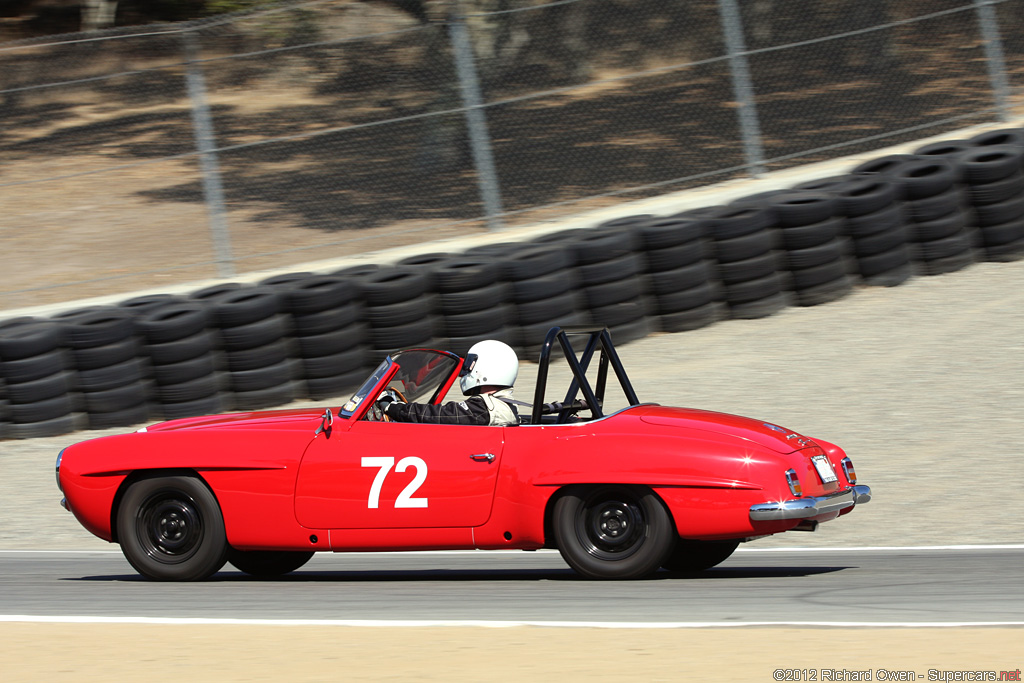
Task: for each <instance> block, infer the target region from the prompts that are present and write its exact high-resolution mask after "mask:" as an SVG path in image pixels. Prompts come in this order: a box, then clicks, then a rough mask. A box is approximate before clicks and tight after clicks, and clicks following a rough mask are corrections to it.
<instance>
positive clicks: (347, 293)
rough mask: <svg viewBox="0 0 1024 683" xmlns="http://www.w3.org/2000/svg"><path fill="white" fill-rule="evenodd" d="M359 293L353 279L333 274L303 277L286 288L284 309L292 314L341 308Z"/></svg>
mask: <svg viewBox="0 0 1024 683" xmlns="http://www.w3.org/2000/svg"><path fill="white" fill-rule="evenodd" d="M356 294H357V290H356V287H355V286H354V285H353V283H352V281H351V280H347V279H345V278H343V277H337V276H333V275H317V276H313V277H308V278H303V279H301V280H299V281H297V282H295V283H294V284H292V285H291V286H289V287H286V288H285V289H284V309H285V311H286V312H288V313H291V314H292V315H295V316H299V315H308V314H310V313H319V312H320V311H326V310H328V309H332V308H340V307H342V306H344V305H345V304H347V303H349V302H350V301H352V299H353V298H355V296H356Z"/></svg>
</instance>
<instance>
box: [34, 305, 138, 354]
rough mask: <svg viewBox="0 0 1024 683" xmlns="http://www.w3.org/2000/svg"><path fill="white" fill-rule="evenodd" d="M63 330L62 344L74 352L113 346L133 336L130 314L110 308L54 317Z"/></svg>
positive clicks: (77, 311) (66, 313)
mask: <svg viewBox="0 0 1024 683" xmlns="http://www.w3.org/2000/svg"><path fill="white" fill-rule="evenodd" d="M53 319H54V320H56V321H58V322H60V324H61V325H63V327H64V340H65V342H66V343H67V345H68V346H69V347H71V348H73V349H88V348H91V347H93V346H104V345H106V344H113V343H115V342H119V341H121V340H123V339H127V338H128V337H131V336H132V334H134V333H135V319H134V318H133V317H132V315H131V313H129V312H128V311H125V310H123V309H120V308H115V307H113V306H96V307H93V308H84V309H77V310H73V311H67V312H65V313H60V314H58V315H55V316H54V317H53Z"/></svg>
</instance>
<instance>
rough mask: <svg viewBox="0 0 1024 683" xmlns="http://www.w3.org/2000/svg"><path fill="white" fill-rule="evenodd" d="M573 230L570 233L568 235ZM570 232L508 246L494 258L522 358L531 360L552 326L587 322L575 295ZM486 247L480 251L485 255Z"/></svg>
mask: <svg viewBox="0 0 1024 683" xmlns="http://www.w3.org/2000/svg"><path fill="white" fill-rule="evenodd" d="M572 234H575V233H572ZM572 234H569V233H566V234H558V233H556V234H554V235H550V236H548V237H547V238H545V239H544V240H542V241H540V242H538V243H535V244H528V245H525V246H522V245H520V246H516V245H507V248H503V249H501V252H500V253H501V254H502V255H501V256H495V257H494V258H496V259H497V262H498V267H499V269H500V270H501V274H502V279H503V280H504V281H505V286H506V288H507V289H506V292H507V293H506V296H507V299H508V301H510V302H511V304H512V306H513V309H514V319H513V320H514V327H513V332H514V334H515V343H513V344H512V346H513V347H515V348H517V349H518V350H520V351H521V352H522V353H523V354H524V355H525V357H526V358H530V359H533V358H536V357H537V354H538V353H539V352H540V347H541V345H542V344H543V343H544V337H545V336H546V335H547V332H548V330H549V329H551V327H552V326H554V325H561V326H563V327H572V326H574V325H582V324H584V323H585V322H586V318H585V316H584V314H583V313H582V312H581V311H580V308H581V303H580V300H579V298H578V297H577V280H576V272H575V270H574V268H573V264H574V263H575V261H574V260H573V252H572V249H571V248H570V247H569V244H568V243H569V242H571V240H572ZM489 251H490V250H487V251H485V252H483V253H488V252H489Z"/></svg>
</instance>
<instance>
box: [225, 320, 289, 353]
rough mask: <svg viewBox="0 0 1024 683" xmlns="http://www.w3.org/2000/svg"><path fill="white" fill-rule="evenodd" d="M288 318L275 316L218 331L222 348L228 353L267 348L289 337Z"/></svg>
mask: <svg viewBox="0 0 1024 683" xmlns="http://www.w3.org/2000/svg"><path fill="white" fill-rule="evenodd" d="M288 323H289V320H288V316H286V315H280V314H275V315H271V316H270V317H267V318H264V319H263V320H257V321H255V322H251V323H246V324H245V325H238V326H235V327H224V328H221V329H220V330H218V333H219V334H220V340H221V347H222V348H223V349H224V350H225V351H228V352H233V351H244V350H246V349H253V348H256V347H259V346H266V345H267V344H273V343H274V342H276V341H280V340H281V339H282V338H284V337H286V336H288V335H289V333H290V332H291V328H290V326H289V324H288Z"/></svg>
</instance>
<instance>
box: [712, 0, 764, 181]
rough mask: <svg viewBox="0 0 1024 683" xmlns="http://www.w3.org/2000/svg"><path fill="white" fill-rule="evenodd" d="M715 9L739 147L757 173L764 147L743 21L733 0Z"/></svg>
mask: <svg viewBox="0 0 1024 683" xmlns="http://www.w3.org/2000/svg"><path fill="white" fill-rule="evenodd" d="M718 13H719V15H720V16H721V17H722V31H723V32H724V34H725V49H726V50H727V51H728V53H729V70H730V71H731V72H732V89H733V93H734V96H735V97H736V104H737V106H738V112H739V120H740V134H741V135H742V136H743V150H744V152H745V153H746V157H747V166H748V167H749V168H750V174H751V175H753V176H758V175H761V174H762V173H764V171H765V168H764V148H763V147H762V144H761V124H760V123H759V121H758V117H757V105H756V104H755V103H754V88H753V86H752V85H751V82H750V70H749V68H748V67H747V46H746V43H745V42H744V40H743V21H742V20H741V19H740V11H739V8H738V7H737V6H736V0H718Z"/></svg>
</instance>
